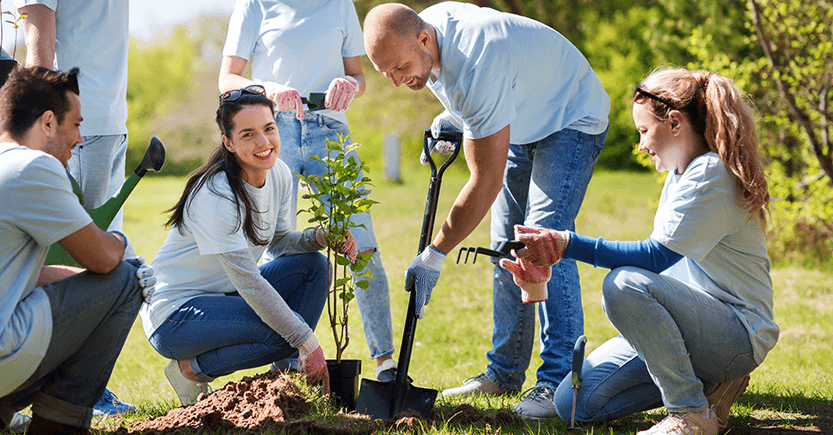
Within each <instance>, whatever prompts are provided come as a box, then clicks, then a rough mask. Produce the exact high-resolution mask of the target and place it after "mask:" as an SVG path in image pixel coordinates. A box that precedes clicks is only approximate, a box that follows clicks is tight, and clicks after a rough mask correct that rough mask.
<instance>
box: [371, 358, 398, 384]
mask: <svg viewBox="0 0 833 435" xmlns="http://www.w3.org/2000/svg"><path fill="white" fill-rule="evenodd" d="M394 379H396V361H394V360H392V359H389V360H385V362H383V363H382V365H380V366H378V367H376V380H377V381H379V382H393V381H394Z"/></svg>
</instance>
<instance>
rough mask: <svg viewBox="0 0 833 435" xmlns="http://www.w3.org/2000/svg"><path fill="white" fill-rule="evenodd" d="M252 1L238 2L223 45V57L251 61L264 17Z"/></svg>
mask: <svg viewBox="0 0 833 435" xmlns="http://www.w3.org/2000/svg"><path fill="white" fill-rule="evenodd" d="M256 6H257V5H256V4H254V2H252V1H251V0H237V1H236V2H235V3H234V9H233V10H232V12H231V18H230V19H229V24H228V33H226V42H225V44H224V45H223V56H237V57H241V58H243V59H246V61H247V62H248V61H249V60H251V57H252V53H253V52H254V50H255V43H257V39H258V37H259V35H258V31H259V30H260V23H261V21H263V15H262V13H261V11H260V8H259V7H256Z"/></svg>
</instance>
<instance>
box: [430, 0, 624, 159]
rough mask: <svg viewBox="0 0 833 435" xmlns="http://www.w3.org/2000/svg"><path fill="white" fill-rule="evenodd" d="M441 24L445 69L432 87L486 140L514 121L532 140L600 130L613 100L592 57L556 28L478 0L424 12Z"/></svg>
mask: <svg viewBox="0 0 833 435" xmlns="http://www.w3.org/2000/svg"><path fill="white" fill-rule="evenodd" d="M419 16H420V17H422V19H423V20H425V21H426V22H428V23H429V24H431V25H432V26H434V29H436V31H437V43H438V44H439V49H440V72H439V75H438V77H437V80H436V81H433V80H430V79H429V81H428V87H429V88H430V89H431V91H432V92H434V94H435V95H436V96H437V98H438V99H439V100H440V102H441V103H442V104H443V106H445V108H446V109H448V110H449V111H451V112H452V113H453V114H455V115H457V116H458V117H459V118H462V119H463V121H464V123H465V129H464V135H465V137H467V138H471V139H481V138H484V137H487V136H490V135H492V134H494V133H497V132H498V131H500V130H501V129H503V128H504V127H506V126H507V125H509V130H510V132H509V133H510V137H509V142H510V143H513V144H519V145H522V144H528V143H532V142H535V141H538V140H541V139H543V138H545V137H547V136H549V135H550V134H552V133H555V132H557V131H561V130H563V129H568V128H569V129H572V130H578V131H581V132H584V133H587V134H600V133H602V132H604V131H605V129H606V128H607V125H608V112H609V111H610V99H609V97H608V96H607V93H606V92H605V90H604V88H603V87H602V83H601V82H600V81H599V79H598V77H596V74H595V73H594V72H593V69H592V68H590V64H589V63H588V62H587V60H586V59H585V58H584V56H583V55H582V54H581V52H579V51H578V49H577V48H576V47H575V46H573V44H571V43H570V42H569V41H567V39H566V38H564V37H563V36H562V35H561V34H560V33H558V32H556V31H555V30H553V29H552V28H550V27H547V26H546V25H544V24H541V23H539V22H537V21H535V20H532V19H529V18H525V17H522V16H518V15H513V14H508V13H504V12H498V11H496V10H494V9H489V8H481V7H478V6H475V5H472V4H464V3H456V2H445V3H440V4H437V5H434V6H431V7H429V8H426V9H425V10H424V11H422V12H421V13H420V14H419Z"/></svg>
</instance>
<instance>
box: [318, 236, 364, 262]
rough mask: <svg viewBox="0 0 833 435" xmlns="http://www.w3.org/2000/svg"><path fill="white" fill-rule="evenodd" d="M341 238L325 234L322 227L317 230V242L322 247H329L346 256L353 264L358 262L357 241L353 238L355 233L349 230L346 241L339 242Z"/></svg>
mask: <svg viewBox="0 0 833 435" xmlns="http://www.w3.org/2000/svg"><path fill="white" fill-rule="evenodd" d="M339 238H340V237H338V235H336V234H329V235H327V234H325V233H324V229H323V228H322V227H318V228H316V229H315V241H316V242H317V243H318V244H319V245H320V246H321V247H322V248H326V247H329V248H330V249H332V250H333V251H336V252H338V253H339V254H342V255H346V256H347V258H349V259H350V262H351V263H355V262H356V257H357V256H358V255H359V252H358V248H357V245H356V239H355V238H353V233H351V232H350V230H347V237H345V238H344V240H338V239H339Z"/></svg>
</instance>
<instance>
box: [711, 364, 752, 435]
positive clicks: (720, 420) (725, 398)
mask: <svg viewBox="0 0 833 435" xmlns="http://www.w3.org/2000/svg"><path fill="white" fill-rule="evenodd" d="M747 386H749V375H746V376H744V377H742V378H740V379H735V380H734V381H730V382H723V383H720V384H717V386H715V388H714V390H712V392H711V393H709V395H708V396H706V399H707V400H708V401H709V406H711V407H712V412H714V414H715V416H717V427H718V430H719V431H720V432H723V431H724V430H725V429H726V426H727V425H728V424H729V410H730V409H732V404H733V403H735V401H736V400H738V397H740V396H741V394H743V392H744V391H746V387H747Z"/></svg>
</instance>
